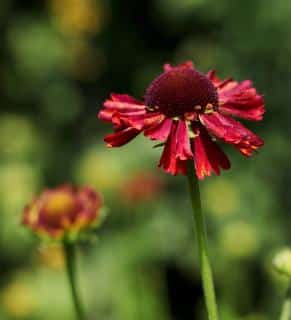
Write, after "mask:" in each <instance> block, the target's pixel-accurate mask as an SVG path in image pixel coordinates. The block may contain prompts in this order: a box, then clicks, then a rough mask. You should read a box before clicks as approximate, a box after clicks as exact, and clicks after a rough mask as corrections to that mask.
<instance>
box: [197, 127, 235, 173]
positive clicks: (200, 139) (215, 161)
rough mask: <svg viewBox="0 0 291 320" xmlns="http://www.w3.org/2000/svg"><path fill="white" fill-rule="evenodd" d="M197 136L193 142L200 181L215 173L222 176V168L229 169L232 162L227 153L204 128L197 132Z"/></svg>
mask: <svg viewBox="0 0 291 320" xmlns="http://www.w3.org/2000/svg"><path fill="white" fill-rule="evenodd" d="M195 131H196V133H197V136H196V137H195V139H194V140H192V145H193V149H194V159H195V169H196V174H197V177H198V178H199V179H204V177H205V176H210V175H211V174H212V173H213V172H214V173H215V174H217V175H220V168H222V169H225V170H227V169H229V168H230V162H229V160H228V158H227V156H226V155H225V153H224V152H223V151H222V150H221V149H220V148H219V147H218V146H217V144H216V143H214V142H213V141H212V140H211V138H210V136H209V134H208V133H207V132H206V130H205V129H203V128H202V127H201V128H199V129H196V130H195Z"/></svg>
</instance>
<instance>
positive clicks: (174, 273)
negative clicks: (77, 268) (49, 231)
mask: <svg viewBox="0 0 291 320" xmlns="http://www.w3.org/2000/svg"><path fill="white" fill-rule="evenodd" d="M290 21H291V5H290V2H289V1H288V0H278V1H271V0H267V1H266V0H264V1H263V0H245V1H243V2H242V1H231V0H221V1H219V2H218V1H214V0H179V1H178V0H171V1H165V0H140V1H134V0H122V1H121V0H70V1H69V0H47V1H36V0H27V1H17V0H2V1H1V3H0V32H1V35H2V43H1V49H0V56H1V59H0V70H1V72H0V78H1V81H0V96H1V104H2V107H1V113H0V150H1V151H0V152H1V158H0V181H1V183H0V208H1V211H0V215H1V224H0V248H1V249H0V251H1V254H0V318H1V319H4V320H6V319H7V320H10V319H24V320H25V319H27V320H34V319H35V320H53V319H68V320H70V319H73V314H72V312H71V304H70V300H69V299H68V292H67V286H66V279H65V277H64V276H63V272H62V267H63V263H62V258H61V254H60V252H59V250H58V249H57V248H55V249H54V250H52V249H45V248H44V249H43V250H44V251H43V250H41V251H40V252H39V251H37V250H36V248H37V243H36V242H35V241H34V240H33V239H32V238H31V236H30V234H29V233H27V232H26V231H25V230H24V229H23V228H22V227H21V226H20V215H21V210H22V207H23V205H24V204H25V203H26V202H27V201H28V200H29V199H30V198H31V197H32V196H33V195H34V194H36V193H38V192H39V191H40V190H41V189H42V188H43V187H44V186H50V187H52V186H55V185H57V184H60V183H63V182H76V183H81V184H89V185H92V186H93V187H96V188H98V190H101V191H102V192H103V193H104V195H105V201H106V204H107V206H108V207H109V210H110V215H109V217H108V219H107V221H106V222H105V225H104V227H103V229H102V231H101V233H100V234H99V238H98V241H97V243H96V244H94V245H92V246H90V247H86V248H84V249H85V252H86V254H85V257H84V259H83V261H82V266H81V267H82V275H83V276H84V279H82V281H83V282H84V283H83V285H82V284H81V287H82V288H86V290H84V292H83V296H84V297H86V299H85V301H86V304H87V305H86V309H87V310H90V314H91V318H90V319H96V318H98V319H100V320H102V319H104V320H136V319H137V318H140V319H151V320H180V319H183V320H185V319H193V318H194V316H195V317H196V318H199V319H203V316H204V315H203V314H201V310H203V308H201V305H202V303H203V302H202V290H201V287H200V281H199V272H198V262H197V260H196V258H195V257H196V256H197V255H196V254H195V252H193V246H192V245H193V240H194V236H193V232H192V221H191V219H192V217H191V215H190V214H189V212H190V204H189V201H188V196H187V189H186V182H185V179H183V178H182V177H179V178H177V179H173V178H171V177H169V176H167V175H165V174H163V173H161V172H159V171H158V170H157V169H156V168H155V164H156V161H157V157H158V154H159V150H155V149H152V148H151V147H150V146H151V143H149V142H147V141H146V139H143V138H142V137H140V138H138V140H137V141H135V142H132V143H131V144H130V145H129V146H127V147H126V148H123V150H122V151H121V150H108V149H106V148H105V147H104V145H103V142H102V137H103V134H104V132H105V131H106V130H108V127H107V128H106V126H104V125H103V124H102V123H101V122H99V121H97V119H96V113H97V111H98V108H99V107H100V105H101V103H102V101H103V100H104V99H105V98H106V97H107V96H108V94H109V93H110V92H129V93H132V94H133V95H135V96H137V97H138V96H142V95H143V92H144V88H145V87H146V86H147V85H148V83H149V82H150V81H151V79H152V78H153V77H154V76H156V75H157V74H158V73H159V72H160V71H161V67H162V64H163V63H164V62H171V63H178V62H182V61H184V60H187V59H191V60H193V61H194V63H195V65H196V66H197V68H199V69H201V70H202V71H207V70H208V69H210V68H215V69H217V70H218V71H219V74H221V75H222V76H228V75H230V74H231V75H234V76H235V77H236V78H237V79H239V80H242V79H246V78H250V79H253V80H254V81H255V85H256V87H257V88H258V90H259V91H260V92H262V93H263V94H264V95H265V99H266V106H267V114H266V117H265V120H264V121H263V122H262V123H260V124H255V127H254V129H255V131H256V132H258V133H259V134H260V135H261V136H262V137H264V139H265V141H266V146H265V147H264V148H263V149H262V151H261V152H260V154H259V155H258V156H257V157H255V158H253V159H252V161H247V160H246V159H241V157H240V156H239V155H236V153H235V151H233V150H232V151H231V152H230V154H231V158H232V165H233V169H232V170H231V171H230V172H224V173H223V176H222V177H217V178H216V177H212V178H210V179H206V180H205V181H204V182H203V183H202V196H203V203H204V204H205V210H206V213H207V218H208V220H209V236H210V246H211V256H212V257H213V260H214V261H215V277H216V282H217V291H218V297H219V304H220V309H221V315H222V319H223V320H233V319H239V320H270V319H275V318H276V319H277V318H278V315H279V312H280V308H281V299H282V297H283V296H284V290H285V282H284V281H282V280H281V278H280V277H279V276H278V275H277V274H276V273H275V272H274V271H273V269H272V266H271V265H272V264H271V260H272V254H273V252H274V251H276V250H277V249H278V248H280V247H281V246H284V245H288V244H289V243H290V241H291V237H290V227H291V219H290V218H289V214H290V210H291V197H290V195H289V192H290V190H289V185H290V183H289V181H290V179H291V172H290V170H289V168H290V158H291V149H290V148H289V136H290V132H289V131H290V129H289V128H290V125H289V121H290V120H289V119H290V116H291V108H290V107H289V105H291V93H290V88H289V86H290V80H289V78H290V70H291V62H290V52H291V43H290V42H288V39H289V38H290V30H291V28H290ZM142 184H143V185H145V186H146V189H145V191H144V192H141V190H142V187H141V185H142ZM143 196H144V197H143ZM52 306H53V307H52Z"/></svg>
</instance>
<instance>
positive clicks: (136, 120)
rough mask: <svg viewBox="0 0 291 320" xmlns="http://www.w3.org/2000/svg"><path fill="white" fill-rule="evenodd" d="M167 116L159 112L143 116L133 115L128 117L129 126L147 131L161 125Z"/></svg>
mask: <svg viewBox="0 0 291 320" xmlns="http://www.w3.org/2000/svg"><path fill="white" fill-rule="evenodd" d="M164 119H165V116H164V115H163V114H161V113H159V112H149V113H145V114H142V115H132V116H131V117H128V118H127V120H128V124H129V125H130V126H132V127H133V128H136V129H137V130H140V131H142V130H145V129H149V128H151V127H154V126H157V125H159V124H160V123H161V122H162V121H163V120H164Z"/></svg>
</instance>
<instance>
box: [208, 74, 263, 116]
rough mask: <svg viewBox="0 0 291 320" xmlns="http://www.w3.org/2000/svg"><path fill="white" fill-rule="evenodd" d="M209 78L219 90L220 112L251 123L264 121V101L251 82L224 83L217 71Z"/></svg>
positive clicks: (227, 81)
mask: <svg viewBox="0 0 291 320" xmlns="http://www.w3.org/2000/svg"><path fill="white" fill-rule="evenodd" d="M208 78H209V79H210V80H211V81H212V83H213V85H214V86H215V87H216V89H217V93H218V100H219V109H218V110H219V112H221V113H222V114H225V115H231V116H234V117H238V118H242V119H246V120H251V121H260V120H262V118H263V115H264V113H265V106H264V99H263V97H262V95H260V94H259V93H258V92H257V90H256V89H255V88H254V87H253V84H252V82H251V81H250V80H245V81H242V82H236V81H234V80H232V79H231V78H229V79H226V80H223V81H222V80H220V79H219V78H218V77H217V76H216V74H215V71H210V72H209V73H208Z"/></svg>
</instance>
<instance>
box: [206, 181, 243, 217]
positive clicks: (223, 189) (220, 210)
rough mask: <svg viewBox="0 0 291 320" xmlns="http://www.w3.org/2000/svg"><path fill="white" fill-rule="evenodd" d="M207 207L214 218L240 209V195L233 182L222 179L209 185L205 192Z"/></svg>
mask: <svg viewBox="0 0 291 320" xmlns="http://www.w3.org/2000/svg"><path fill="white" fill-rule="evenodd" d="M204 195H205V206H206V208H207V209H208V210H209V211H210V213H212V214H213V215H214V216H217V217H223V216H228V215H231V214H233V213H234V211H235V210H236V209H237V208H238V207H239V195H238V191H237V189H236V187H235V186H234V184H232V183H231V182H229V181H227V180H225V179H220V180H215V181H213V182H211V183H209V184H208V185H207V186H206V187H205V190H204Z"/></svg>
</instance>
